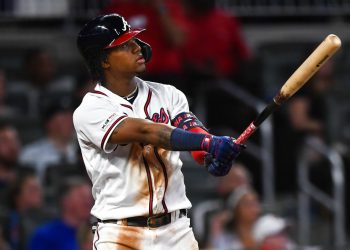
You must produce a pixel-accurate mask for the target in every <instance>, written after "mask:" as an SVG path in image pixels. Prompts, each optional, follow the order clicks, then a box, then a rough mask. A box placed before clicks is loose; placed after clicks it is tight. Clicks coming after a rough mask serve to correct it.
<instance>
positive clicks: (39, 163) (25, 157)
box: [20, 102, 77, 179]
mask: <svg viewBox="0 0 350 250" xmlns="http://www.w3.org/2000/svg"><path fill="white" fill-rule="evenodd" d="M72 119H73V118H72V111H71V107H70V103H68V102H54V103H52V104H51V105H49V106H48V107H47V108H46V111H45V112H44V126H45V131H46V136H45V137H44V138H41V139H39V140H37V141H35V142H33V143H31V144H29V145H27V146H25V147H24V148H23V151H22V153H21V155H20V162H22V163H27V164H31V165H32V166H33V167H34V168H35V169H36V171H37V173H38V174H39V176H40V178H41V179H43V177H44V174H45V170H46V169H47V167H48V166H49V165H59V164H64V163H69V164H74V163H75V162H76V161H77V154H76V151H77V149H76V144H75V140H74V128H73V120H72Z"/></svg>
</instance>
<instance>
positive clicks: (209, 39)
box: [184, 9, 250, 76]
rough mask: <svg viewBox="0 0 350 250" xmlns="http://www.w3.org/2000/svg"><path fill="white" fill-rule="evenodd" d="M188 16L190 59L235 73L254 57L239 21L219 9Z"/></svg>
mask: <svg viewBox="0 0 350 250" xmlns="http://www.w3.org/2000/svg"><path fill="white" fill-rule="evenodd" d="M188 18H189V25H190V26H189V33H188V36H187V43H186V47H185V50H184V57H185V60H186V62H187V63H190V64H191V65H197V66H200V67H201V68H205V67H207V68H210V69H211V70H212V71H215V72H217V73H219V74H221V75H224V76H231V75H234V74H235V73H236V72H237V70H238V66H239V63H240V62H241V61H242V60H246V59H248V58H249V56H250V51H249V49H248V47H247V45H246V43H245V41H244V39H243V37H242V34H241V30H240V24H239V22H238V20H237V19H236V18H235V17H232V16H229V15H228V14H227V13H226V12H224V11H222V10H219V9H214V10H212V11H210V12H208V13H207V14H204V15H200V16H199V15H191V16H189V17H188Z"/></svg>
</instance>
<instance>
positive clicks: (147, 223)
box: [97, 209, 187, 228]
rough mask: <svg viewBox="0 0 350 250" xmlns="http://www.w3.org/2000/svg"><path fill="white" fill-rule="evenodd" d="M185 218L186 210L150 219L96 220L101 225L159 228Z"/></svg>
mask: <svg viewBox="0 0 350 250" xmlns="http://www.w3.org/2000/svg"><path fill="white" fill-rule="evenodd" d="M184 216H187V209H180V210H176V211H174V212H171V213H167V214H157V215H154V216H150V217H145V216H137V217H130V218H126V219H120V220H115V219H111V220H100V219H97V222H101V223H114V224H120V225H125V226H134V227H149V228H157V227H161V226H165V225H167V224H169V223H171V221H172V218H173V221H174V220H175V219H178V218H181V217H184Z"/></svg>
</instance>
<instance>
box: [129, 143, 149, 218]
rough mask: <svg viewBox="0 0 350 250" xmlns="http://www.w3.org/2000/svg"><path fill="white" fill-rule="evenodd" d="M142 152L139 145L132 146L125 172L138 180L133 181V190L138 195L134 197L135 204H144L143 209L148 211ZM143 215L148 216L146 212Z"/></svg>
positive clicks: (147, 191)
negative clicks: (135, 189) (134, 184)
mask: <svg viewBox="0 0 350 250" xmlns="http://www.w3.org/2000/svg"><path fill="white" fill-rule="evenodd" d="M142 151H143V147H142V146H141V145H140V144H136V143H134V144H133V145H132V147H131V149H130V154H129V160H128V162H129V164H128V169H127V171H131V173H130V174H131V176H133V178H134V179H137V178H138V181H136V180H133V181H134V183H136V185H137V186H136V187H135V188H137V189H138V190H139V191H138V195H136V196H135V203H142V204H144V206H145V208H147V211H148V202H149V189H148V180H147V174H146V168H145V164H144V162H143V156H142V154H143V153H142ZM145 215H148V212H147V213H145Z"/></svg>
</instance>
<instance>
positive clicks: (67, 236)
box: [28, 177, 93, 250]
mask: <svg viewBox="0 0 350 250" xmlns="http://www.w3.org/2000/svg"><path fill="white" fill-rule="evenodd" d="M58 195H59V196H60V198H59V203H60V218H58V219H55V220H53V221H51V222H49V223H47V224H44V225H42V226H40V227H39V228H38V229H37V230H36V231H35V233H34V234H33V237H32V239H31V241H30V244H29V248H28V250H44V249H45V250H62V249H69V250H78V249H79V242H78V231H79V228H80V227H85V226H86V225H87V224H88V223H89V219H90V209H91V207H92V204H93V200H92V195H91V186H90V184H89V183H88V182H87V181H85V180H84V179H80V178H78V177H77V178H73V177H72V178H69V179H67V180H66V181H65V183H64V184H63V185H62V188H61V190H60V191H59V193H58ZM91 248H92V245H90V249H91Z"/></svg>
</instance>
